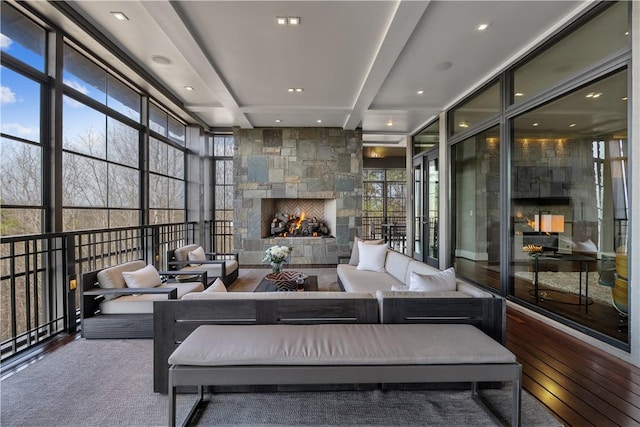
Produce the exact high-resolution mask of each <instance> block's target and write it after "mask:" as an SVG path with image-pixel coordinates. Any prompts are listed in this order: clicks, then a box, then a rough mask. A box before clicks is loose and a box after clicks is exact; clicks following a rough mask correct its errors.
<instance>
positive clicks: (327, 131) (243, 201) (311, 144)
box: [234, 128, 362, 266]
mask: <svg viewBox="0 0 640 427" xmlns="http://www.w3.org/2000/svg"><path fill="white" fill-rule="evenodd" d="M234 139H235V152H234V174H235V176H234V178H235V197H234V228H235V234H234V246H235V250H236V251H238V252H239V253H240V259H241V262H242V264H243V265H263V264H264V263H263V262H262V259H263V257H264V251H265V250H266V249H267V248H268V247H270V246H273V245H286V246H292V247H293V252H292V254H291V259H290V264H294V265H300V266H304V265H331V264H337V262H338V255H348V254H349V253H350V246H349V244H350V242H352V241H353V238H354V237H355V236H356V235H358V234H359V230H360V228H361V225H362V223H361V215H362V133H361V131H360V130H354V131H346V130H343V129H337V128H283V129H280V128H278V129H270V128H264V129H239V128H236V129H234ZM302 211H305V216H307V218H308V217H309V216H310V217H311V218H316V219H317V220H318V222H322V224H324V225H325V226H326V227H327V228H328V230H329V233H328V235H327V236H318V237H314V236H313V235H301V233H299V234H297V235H296V233H294V236H293V237H274V236H272V235H271V229H270V228H271V222H272V221H273V219H274V217H275V216H276V215H277V214H278V213H282V214H284V215H287V216H288V215H298V214H299V213H300V212H302ZM306 211H308V212H306ZM281 218H282V216H281ZM281 222H284V221H281ZM314 226H315V225H314Z"/></svg>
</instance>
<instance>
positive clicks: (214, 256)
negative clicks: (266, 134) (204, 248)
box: [167, 249, 240, 288]
mask: <svg viewBox="0 0 640 427" xmlns="http://www.w3.org/2000/svg"><path fill="white" fill-rule="evenodd" d="M205 255H206V257H207V259H206V260H204V261H197V263H198V264H220V269H221V276H220V280H222V282H223V283H224V285H225V286H226V287H227V288H228V287H229V286H231V284H232V283H233V282H235V280H236V279H237V278H238V274H239V273H240V255H239V254H238V253H215V252H207V253H205ZM229 260H235V261H236V262H237V263H238V267H237V268H236V269H235V270H234V271H232V272H231V273H229V274H227V266H226V261H229ZM192 263H194V261H178V260H176V255H175V249H170V250H168V251H167V266H168V268H169V270H171V272H172V273H175V272H176V271H179V270H180V268H181V267H184V266H188V265H190V264H192ZM189 274H191V271H189V272H188V273H186V272H182V273H181V274H180V275H189ZM216 278H217V277H216V276H211V275H210V276H209V282H210V283H212V282H213V281H214V280H215V279H216ZM205 287H206V285H205Z"/></svg>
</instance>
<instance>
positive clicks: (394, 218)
mask: <svg viewBox="0 0 640 427" xmlns="http://www.w3.org/2000/svg"><path fill="white" fill-rule="evenodd" d="M406 179H407V172H406V170H405V169H365V170H364V177H363V186H364V195H363V198H362V236H363V238H364V239H380V238H383V237H384V235H385V230H384V229H383V224H387V225H390V224H393V231H394V242H392V243H394V244H392V249H395V250H398V251H399V252H404V251H405V250H406V246H405V240H406V239H405V234H406V203H407V181H406ZM387 230H390V228H388V229H387Z"/></svg>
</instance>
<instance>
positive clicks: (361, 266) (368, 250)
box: [356, 242, 389, 272]
mask: <svg viewBox="0 0 640 427" xmlns="http://www.w3.org/2000/svg"><path fill="white" fill-rule="evenodd" d="M388 249H389V247H388V246H387V245H370V244H368V243H365V242H358V251H359V252H360V261H359V262H358V266H357V267H356V269H357V270H368V271H378V272H384V271H385V269H384V262H385V261H386V259H387V251H388Z"/></svg>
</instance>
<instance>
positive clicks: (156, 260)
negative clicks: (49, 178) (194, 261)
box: [0, 222, 213, 361]
mask: <svg viewBox="0 0 640 427" xmlns="http://www.w3.org/2000/svg"><path fill="white" fill-rule="evenodd" d="M196 225H197V224H196V223H193V222H192V223H176V224H157V225H148V226H139V227H124V228H113V229H102V230H86V231H73V232H67V233H56V234H40V235H28V236H14V237H2V238H1V239H0V267H1V273H0V360H1V361H5V360H6V359H8V358H9V357H12V356H14V355H16V354H18V353H20V352H22V351H24V350H27V349H28V348H30V347H32V346H34V345H36V344H38V343H40V342H42V341H44V340H46V339H48V338H51V337H52V336H54V335H56V334H59V333H60V332H65V331H66V332H70V333H71V332H75V331H76V330H77V327H78V321H79V317H78V315H79V307H80V292H79V291H77V289H78V288H81V284H80V278H81V277H82V274H83V273H86V272H89V271H92V270H96V269H101V268H105V267H109V266H112V265H116V264H120V263H123V262H127V261H133V260H137V259H142V260H144V261H145V262H147V263H149V264H154V265H155V266H156V267H158V268H159V269H166V261H167V260H166V253H167V250H168V249H174V248H176V247H178V246H181V245H184V244H187V243H193V242H194V238H195V230H196ZM212 238H213V237H212Z"/></svg>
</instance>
